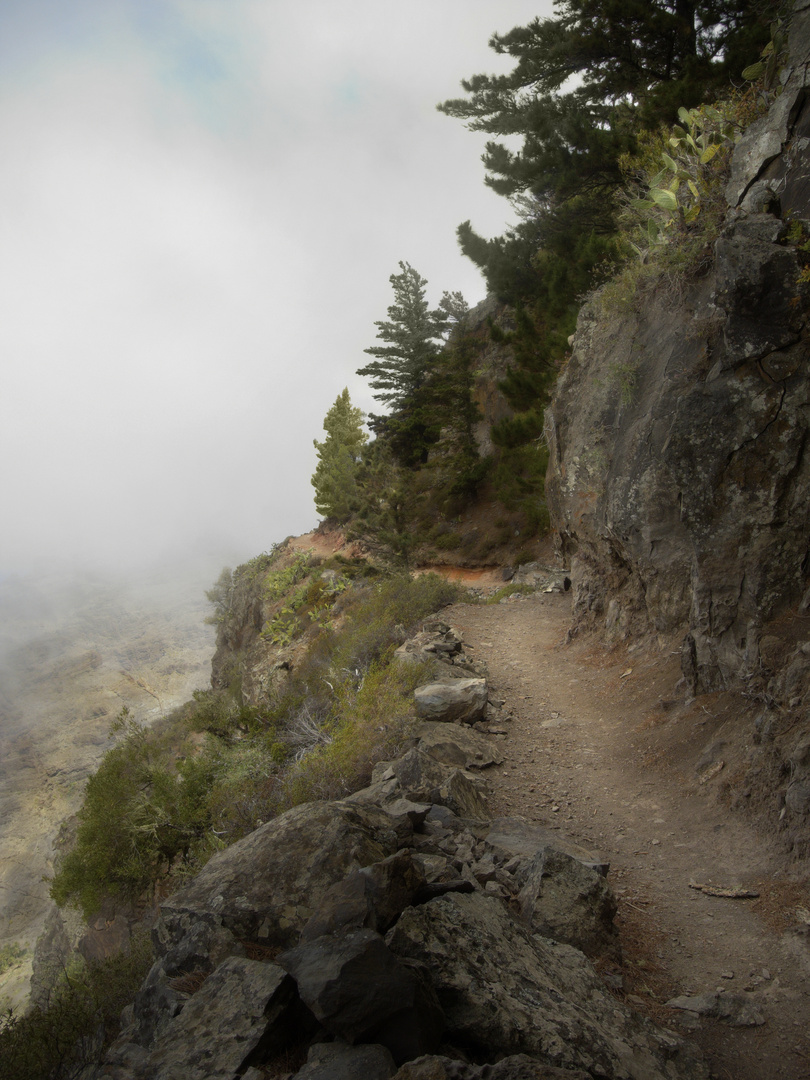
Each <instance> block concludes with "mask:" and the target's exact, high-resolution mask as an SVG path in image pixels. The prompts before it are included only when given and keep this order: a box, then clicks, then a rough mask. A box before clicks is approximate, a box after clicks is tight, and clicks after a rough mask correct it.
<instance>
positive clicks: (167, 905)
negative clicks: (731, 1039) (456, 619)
mask: <svg viewBox="0 0 810 1080" xmlns="http://www.w3.org/2000/svg"><path fill="white" fill-rule="evenodd" d="M480 682H481V683H483V684H484V687H483V689H484V698H485V699H486V683H485V680H483V679H481V680H480ZM442 685H445V684H442ZM415 731H416V736H415V740H414V741H415V745H414V746H413V747H412V748H411V749H410V750H409V751H408V752H407V753H406V754H405V755H404V756H403V757H402V758H400V759H399V760H397V761H393V762H389V763H382V764H381V765H378V766H377V768H376V769H375V773H374V777H373V782H372V784H371V785H370V786H369V787H368V788H365V789H363V790H361V791H358V792H356V793H355V794H354V795H352V796H350V797H349V798H347V799H343V800H340V801H337V802H331V803H309V804H306V805H303V806H298V807H295V808H293V809H291V810H289V811H287V812H286V813H285V814H282V815H281V816H280V817H279V818H277V819H276V820H274V821H271V822H269V823H267V824H266V825H263V826H261V827H260V828H259V829H257V830H256V831H255V832H253V833H251V834H250V835H249V836H247V837H245V838H244V839H243V840H241V841H240V842H239V843H237V844H234V845H233V846H232V847H230V848H228V849H227V850H225V851H223V852H221V853H220V854H219V855H217V856H215V857H214V858H213V859H212V860H211V861H210V862H209V863H208V865H207V866H206V867H205V868H204V869H203V870H202V872H201V873H200V874H199V875H198V876H197V877H196V878H195V879H194V880H192V881H190V882H189V883H188V884H187V885H186V886H184V887H183V888H182V889H180V890H179V891H178V892H176V893H174V895H172V896H170V897H168V898H167V899H166V900H165V901H164V902H163V904H162V905H161V910H160V915H159V918H158V920H157V923H156V925H155V927H154V930H153V944H154V947H155V954H156V961H155V964H154V966H153V968H152V970H151V971H150V973H149V975H148V976H147V979H146V980H145V982H144V984H143V986H142V987H141V989H140V991H139V993H138V995H137V997H136V999H135V1001H134V1003H133V1004H132V1005H131V1006H130V1007H129V1008H128V1009H127V1010H125V1014H124V1018H123V1021H124V1023H123V1030H122V1032H121V1035H120V1037H119V1039H118V1041H117V1042H116V1043H115V1044H114V1045H113V1047H112V1049H111V1050H110V1052H109V1053H108V1055H107V1058H106V1060H105V1062H104V1063H103V1065H102V1066H101V1067H100V1068H98V1069H97V1070H95V1072H93V1073H92V1075H91V1074H90V1073H88V1074H87V1075H86V1076H85V1077H84V1080H101V1077H105V1078H108V1080H155V1078H157V1080H181V1078H183V1080H187V1078H192V1080H193V1078H195V1077H198V1078H199V1080H203V1077H205V1078H222V1080H225V1078H229V1080H230V1078H232V1077H235V1076H244V1077H246V1078H248V1080H258V1078H259V1077H260V1076H262V1075H264V1074H265V1072H266V1071H270V1072H271V1073H272V1074H273V1075H276V1074H280V1073H284V1071H285V1070H284V1069H283V1068H281V1067H280V1065H279V1064H278V1063H279V1062H280V1061H282V1060H287V1061H291V1060H294V1059H295V1058H296V1057H297V1059H298V1061H299V1062H301V1063H302V1064H301V1065H300V1068H299V1069H298V1071H297V1072H295V1073H294V1077H295V1080H344V1078H345V1080H348V1078H354V1077H357V1076H364V1077H365V1076H367V1077H369V1078H372V1080H373V1078H376V1077H379V1078H383V1080H387V1078H389V1077H391V1076H394V1075H395V1074H396V1075H397V1076H399V1077H400V1080H407V1078H410V1080H419V1078H424V1080H428V1078H441V1077H446V1078H450V1077H457V1078H461V1080H463V1078H468V1080H475V1078H476V1077H482V1078H483V1077H484V1076H493V1077H502V1078H503V1080H510V1078H511V1077H514V1078H516V1080H517V1078H518V1077H520V1078H521V1080H523V1078H531V1077H535V1078H540V1080H542V1078H545V1080H562V1078H564V1077H567V1078H570V1080H584V1078H586V1077H593V1078H595V1077H601V1078H605V1080H610V1078H613V1080H705V1078H706V1077H707V1071H706V1068H705V1067H704V1065H703V1064H702V1062H701V1060H700V1059H699V1057H698V1056H697V1055H696V1052H695V1051H694V1050H693V1049H692V1048H691V1046H690V1045H689V1044H687V1043H685V1042H684V1041H683V1040H681V1039H680V1038H679V1037H677V1036H675V1035H673V1034H671V1033H669V1032H665V1031H662V1030H660V1029H657V1028H654V1027H653V1026H651V1025H650V1024H649V1023H647V1022H646V1021H643V1020H641V1019H639V1018H638V1017H636V1016H634V1015H633V1013H632V1012H631V1011H630V1010H629V1009H628V1008H627V1007H626V1006H625V1005H624V1004H623V1003H622V1002H621V1001H620V1000H618V999H617V998H616V997H614V996H613V994H612V993H611V992H610V991H609V990H608V988H607V986H606V985H605V984H604V983H603V982H602V981H601V979H600V978H599V976H598V975H597V974H596V972H595V970H594V968H593V967H592V965H591V963H590V961H589V959H587V957H586V953H587V954H588V955H590V956H601V955H607V956H608V957H613V958H615V956H616V953H617V944H616V935H615V932H614V929H613V923H612V920H613V915H614V913H615V900H614V897H613V893H612V890H611V889H610V886H609V885H608V883H607V881H606V880H605V874H606V872H607V867H606V866H605V865H604V864H601V863H600V862H599V860H598V859H596V858H595V857H594V856H593V855H592V854H591V853H589V852H585V851H582V850H581V849H579V848H576V847H575V846H573V845H566V844H565V843H564V842H561V839H560V836H559V834H558V833H556V832H555V833H554V834H552V833H550V832H547V831H545V830H543V829H539V828H538V827H536V826H530V825H528V824H527V823H526V822H523V821H521V820H520V819H516V818H509V819H505V818H501V819H497V820H494V821H493V820H492V819H491V818H490V815H489V812H488V809H487V804H486V797H485V796H486V792H485V790H484V788H485V782H484V780H483V778H482V772H483V771H484V770H485V769H486V768H487V767H488V766H489V765H491V764H493V763H495V762H499V761H501V760H502V758H501V755H500V754H499V752H498V749H497V746H498V743H497V741H495V740H494V739H493V737H487V736H485V735H483V734H481V733H480V732H476V731H473V730H471V728H470V727H469V725H467V724H464V723H462V722H455V723H446V722H441V721H439V722H436V721H425V722H423V723H421V724H420V725H417V727H416V729H415ZM566 846H567V847H568V851H564V850H563V848H564V847H566ZM284 1055H286V1057H284ZM304 1059H306V1063H305V1064H303V1062H304ZM485 1062H489V1063H490V1064H489V1065H484V1064H483V1063H485ZM274 1063H275V1064H274ZM398 1069H399V1070H400V1071H399V1072H397V1070H398ZM279 1070H280V1072H279ZM286 1075H287V1076H288V1080H293V1074H292V1073H291V1072H290V1071H289V1069H287V1071H286Z"/></svg>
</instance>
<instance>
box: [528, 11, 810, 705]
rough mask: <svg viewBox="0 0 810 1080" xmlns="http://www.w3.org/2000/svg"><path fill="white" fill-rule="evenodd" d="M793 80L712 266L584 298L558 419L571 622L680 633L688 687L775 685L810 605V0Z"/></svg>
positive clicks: (767, 125)
mask: <svg viewBox="0 0 810 1080" xmlns="http://www.w3.org/2000/svg"><path fill="white" fill-rule="evenodd" d="M783 81H784V87H783V90H782V93H781V95H780V96H779V97H778V98H776V100H775V102H774V104H773V106H772V107H771V109H770V111H769V113H768V115H767V116H765V117H763V118H762V119H760V120H758V121H757V122H755V123H754V124H753V125H752V126H751V128H749V130H748V131H747V133H746V134H745V136H744V137H743V139H742V141H741V142H740V143H739V144H738V146H737V147H736V149H735V152H734V156H733V165H732V172H731V179H730V182H729V184H728V188H727V198H728V205H729V210H728V214H727V218H726V224H725V227H724V229H723V230H722V233H721V235H720V236H719V238H718V240H717V242H716V244H715V249H714V261H713V266H712V268H711V270H710V272H709V273H708V274H707V275H706V276H704V277H703V278H702V279H701V280H699V281H692V282H690V283H685V284H683V285H682V286H681V287H680V292H679V294H678V295H673V293H672V287H671V285H670V286H668V287H665V286H663V285H662V286H661V287H660V288H659V289H658V290H657V291H656V292H655V294H654V295H653V296H651V297H648V298H647V300H646V302H645V304H644V305H643V306H641V310H639V309H636V310H633V311H632V312H630V313H629V314H628V313H624V312H623V313H621V314H617V313H616V312H615V311H614V312H610V311H607V312H606V311H605V310H604V307H603V306H600V303H599V298H598V297H597V298H596V299H595V300H594V301H593V302H591V303H590V304H589V305H587V306H586V307H585V309H584V310H583V312H582V313H581V317H580V320H579V324H578V329H577V333H576V336H575V339H574V343H573V354H572V356H571V359H570V362H569V364H568V366H567V368H566V370H565V371H564V373H563V374H562V377H561V378H560V380H559V385H558V388H557V391H556V394H555V397H554V401H553V404H552V407H551V409H550V410H549V413H548V417H547V427H548V430H547V435H548V440H549V444H550V448H551V468H550V472H549V478H548V499H549V508H550V512H551V518H552V523H553V528H554V530H555V532H556V537H557V540H558V543H559V546H560V549H561V551H562V552H563V554H564V557H565V558H566V560H568V559H570V560H571V563H572V580H573V582H574V588H575V621H576V624H577V625H591V626H598V627H601V628H603V629H605V630H606V631H608V632H609V633H610V634H612V635H615V636H626V635H627V634H628V633H629V632H631V631H633V630H652V631H654V632H655V633H657V634H658V635H659V636H660V637H661V638H662V639H666V640H673V639H674V640H675V641H676V642H679V643H680V645H681V648H682V664H683V671H684V675H685V676H686V678H687V680H688V683H689V685H690V687H691V689H692V691H693V692H694V693H697V692H700V691H710V690H717V689H721V688H726V687H730V686H744V687H747V688H748V689H749V690H751V689H753V690H755V691H756V692H761V693H768V692H770V694H771V696H773V687H772V688H771V690H770V691H768V690H767V686H768V680H769V678H770V676H771V675H773V674H774V670H775V668H778V667H780V666H781V662H782V661H784V660H785V658H786V656H785V655H782V656H780V657H778V658H775V657H773V656H769V655H766V654H767V648H764V647H763V640H764V639H765V638H767V637H769V635H773V633H774V630H773V627H774V625H775V624H774V620H775V619H778V617H779V616H781V615H782V614H783V613H784V612H786V611H788V610H792V611H793V612H794V613H795V614H800V615H806V614H807V608H808V606H810V589H809V588H808V587H809V586H810V547H809V545H808V537H809V536H810V455H809V454H808V430H809V429H810V379H808V351H809V344H808V325H807V324H808V310H809V309H810V296H809V295H808V286H807V284H806V283H805V284H802V283H801V281H800V275H801V269H802V265H803V263H804V262H805V261H806V255H805V253H803V252H801V251H800V250H799V247H798V244H800V243H801V242H802V241H797V240H796V237H797V236H798V235H799V232H798V230H797V229H796V226H795V224H794V225H793V232H792V233H791V234H790V236H791V238H792V240H790V239H789V238H788V234H789V228H790V225H791V223H795V222H797V221H800V222H804V223H808V221H810V164H809V158H808V152H807V151H808V145H810V138H808V136H810V95H808V86H810V4H808V2H807V0H800V2H799V3H798V4H797V5H796V10H795V14H794V18H793V23H792V28H791V32H790V61H789V64H788V67H787V69H786V71H785V73H784V76H783ZM803 235H804V236H805V238H806V230H805V232H804V234H803ZM795 637H796V636H795V634H789V635H788V636H787V638H786V639H785V638H784V637H783V638H781V639H780V640H783V641H784V650H781V651H783V652H785V651H786V654H788V655H789V654H792V652H793V650H795V649H796V647H797V642H796V640H795ZM766 644H767V643H766ZM778 651H780V650H777V652H778ZM796 655H799V654H798V652H797V653H796ZM775 659H778V660H779V661H780V663H779V664H774V661H775ZM794 683H795V680H794ZM783 689H784V688H783ZM794 689H795V687H794ZM788 696H789V697H790V696H791V695H790V694H789V695H788ZM793 696H794V697H795V696H796V695H795V694H794V695H793Z"/></svg>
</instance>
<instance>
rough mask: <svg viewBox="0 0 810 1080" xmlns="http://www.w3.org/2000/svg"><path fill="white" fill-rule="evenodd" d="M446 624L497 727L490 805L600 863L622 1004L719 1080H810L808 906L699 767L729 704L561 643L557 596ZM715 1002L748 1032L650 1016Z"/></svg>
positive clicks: (713, 778) (624, 655)
mask: <svg viewBox="0 0 810 1080" xmlns="http://www.w3.org/2000/svg"><path fill="white" fill-rule="evenodd" d="M448 621H450V622H452V623H453V625H455V626H456V627H457V628H458V629H459V630H460V631H461V632H462V634H463V637H464V639H465V643H466V644H467V646H468V648H469V651H470V653H471V655H474V656H476V657H477V658H479V659H481V660H484V661H486V663H487V666H488V670H489V679H490V684H491V689H492V693H493V695H494V696H496V697H500V698H502V699H504V700H505V702H506V705H505V708H504V712H511V713H512V716H513V718H512V719H511V720H510V721H509V722H508V724H505V725H504V726H505V727H506V728H507V729H508V735H507V736H506V738H505V740H504V746H503V748H504V751H505V753H506V755H507V759H506V762H505V764H504V766H503V767H502V768H499V769H497V770H495V775H493V773H492V772H490V774H489V775H490V779H491V781H492V786H493V793H492V797H491V804H492V808H493V810H494V811H495V812H496V813H498V814H512V815H521V816H523V817H525V818H527V819H528V820H530V821H536V822H540V823H542V824H543V825H545V826H547V827H551V828H559V829H560V830H561V832H564V833H565V834H566V835H568V836H570V837H572V838H573V839H575V840H576V841H577V842H579V843H580V844H582V845H584V846H587V847H590V848H592V849H594V850H595V851H596V852H598V853H599V855H600V856H602V857H603V858H604V859H605V860H606V861H609V862H610V863H611V870H610V875H609V880H610V881H611V882H612V883H613V887H614V889H615V891H616V893H617V895H618V899H619V913H618V916H617V922H618V925H619V927H620V928H621V932H622V940H623V951H624V962H623V966H622V970H621V972H620V974H621V975H622V977H623V979H624V989H623V991H622V994H623V995H624V996H625V997H627V999H628V1001H629V1003H630V1004H631V1005H632V1006H633V1007H635V1008H638V1009H639V1010H640V1011H643V1012H646V1013H647V1014H648V1015H650V1016H652V1017H653V1018H654V1019H655V1020H656V1021H657V1022H659V1023H663V1024H665V1025H668V1026H670V1027H672V1028H674V1029H675V1030H678V1031H680V1032H681V1033H683V1034H686V1035H688V1036H689V1037H690V1038H693V1039H694V1040H695V1041H696V1042H698V1043H699V1044H700V1045H701V1046H702V1047H703V1049H704V1051H705V1052H706V1054H707V1057H708V1058H709V1060H710V1062H711V1065H712V1069H713V1070H714V1075H715V1076H716V1077H718V1078H721V1080H800V1078H805V1077H810V992H809V991H808V982H807V977H808V974H810V946H809V945H808V940H809V938H808V929H809V928H808V925H807V923H808V921H810V894H808V890H807V888H806V886H805V885H804V884H803V883H802V881H801V878H800V876H799V873H798V871H799V869H800V868H799V867H798V866H796V865H794V866H791V865H790V864H789V863H788V860H787V856H786V855H785V854H784V852H783V851H781V850H780V849H779V847H778V843H777V840H776V834H775V832H771V833H770V834H769V833H767V832H758V831H757V830H756V828H755V827H754V824H753V822H752V821H749V820H747V819H745V818H743V817H742V816H741V815H740V814H739V813H736V812H732V811H731V810H730V809H729V806H728V799H727V798H725V797H724V789H726V788H727V787H728V783H727V780H726V779H725V778H724V772H723V768H722V767H720V768H719V769H718V768H717V766H716V764H715V766H714V768H715V771H714V772H712V768H711V767H710V766H709V767H707V765H706V763H705V758H704V759H703V760H702V755H703V753H704V750H705V748H706V745H707V742H708V743H710V742H711V740H712V738H713V737H715V733H716V731H717V729H718V725H720V724H721V723H726V714H727V713H728V711H729V709H731V708H732V704H733V703H732V704H730V702H729V701H728V700H724V701H723V702H719V701H718V700H717V699H716V696H715V697H713V698H709V697H707V698H703V699H700V698H698V699H696V700H695V701H694V702H692V703H691V704H686V703H685V702H684V695H683V691H682V690H680V689H678V690H676V688H675V687H676V683H677V682H678V680H679V678H680V670H679V665H678V658H677V656H676V655H674V653H670V654H669V655H667V654H666V653H662V652H656V653H651V652H647V653H645V652H643V650H641V649H638V650H637V651H635V652H633V651H630V650H628V649H626V648H624V647H622V648H620V649H615V650H613V651H606V650H604V649H603V648H600V647H599V646H597V645H595V643H594V642H593V640H590V641H581V640H578V639H576V638H575V639H574V641H573V642H571V643H566V633H567V630H568V627H569V625H570V600H569V598H568V597H567V596H565V595H562V594H541V595H535V596H532V597H529V598H519V599H515V598H513V599H512V600H510V601H508V602H502V603H500V604H494V605H489V606H484V605H479V606H474V605H456V606H455V607H453V608H450V609H449V619H448ZM721 706H722V709H723V710H724V715H723V716H720V715H719V713H718V710H719V709H720V708H721ZM696 769H699V771H696ZM728 771H729V770H728V769H727V770H726V773H727V772H728ZM701 780H702V781H703V782H702V783H701ZM690 882H692V883H695V884H704V885H705V884H711V885H716V886H722V887H735V886H742V887H745V888H746V889H749V890H751V891H754V892H758V893H759V894H760V897H759V899H730V898H724V897H719V896H711V895H707V894H705V893H704V892H702V891H699V890H697V889H695V888H692V887H690ZM605 974H606V975H610V974H612V975H613V976H614V978H613V981H614V983H615V982H617V980H616V978H615V976H616V975H617V974H618V972H616V971H615V970H614V971H613V972H610V971H606V972H605ZM718 989H723V990H724V991H726V992H727V993H732V992H734V993H740V992H744V993H745V994H751V995H753V1002H754V1003H755V1004H756V1006H757V1008H758V1009H759V1010H760V1011H761V1013H762V1016H763V1017H764V1018H765V1023H764V1024H761V1025H760V1026H755V1027H738V1026H731V1025H729V1024H727V1023H724V1022H721V1021H718V1020H713V1019H707V1018H698V1017H697V1016H695V1014H693V1013H689V1012H681V1011H677V1010H674V1009H670V1008H667V1007H666V1006H665V1003H666V1002H667V1001H668V1000H670V998H672V997H674V996H675V995H677V994H687V993H688V994H700V993H706V992H714V991H716V990H718Z"/></svg>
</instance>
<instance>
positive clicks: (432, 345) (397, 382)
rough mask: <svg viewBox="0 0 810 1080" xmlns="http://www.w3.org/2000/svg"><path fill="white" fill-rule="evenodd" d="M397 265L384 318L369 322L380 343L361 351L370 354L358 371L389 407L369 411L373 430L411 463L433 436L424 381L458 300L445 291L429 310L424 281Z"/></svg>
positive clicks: (423, 457)
mask: <svg viewBox="0 0 810 1080" xmlns="http://www.w3.org/2000/svg"><path fill="white" fill-rule="evenodd" d="M399 267H400V271H401V272H400V273H399V274H392V275H391V277H390V279H389V280H390V282H391V285H392V287H393V289H394V303H393V304H392V305H391V306H390V307H389V308H388V319H385V320H381V321H379V322H375V324H374V325H375V326H376V327H377V337H378V338H379V339H380V340H381V341H383V342H384V343H385V344H383V345H373V346H372V347H371V348H368V349H365V350H364V351H365V352H367V353H368V354H369V355H370V356H373V357H375V359H374V360H373V361H372V362H371V363H369V364H366V365H365V366H364V367H361V368H359V369H358V372H357V374H358V375H366V376H367V377H368V379H369V381H370V383H371V386H372V388H373V390H374V391H375V393H374V397H375V398H376V399H377V401H379V402H381V403H382V404H383V405H387V406H388V407H389V409H390V412H389V413H388V414H387V415H384V416H377V415H374V414H372V415H371V417H370V421H371V427H372V429H373V430H374V431H375V432H376V433H377V434H378V435H380V436H382V437H384V438H385V439H386V440H387V442H388V444H389V446H390V448H391V450H392V452H393V453H394V455H395V456H396V458H397V459H398V460H399V461H400V462H401V463H402V464H403V465H407V466H412V465H418V464H420V463H423V462H424V461H425V460H426V459H427V453H428V449H429V447H430V446H431V444H432V443H433V442H435V440H436V438H438V434H439V428H438V426H437V423H436V418H435V417H434V416H433V415H432V410H431V408H430V400H429V395H428V394H427V393H426V392H425V383H426V380H427V378H428V376H429V374H430V372H431V370H432V369H433V368H434V366H435V363H436V358H437V356H438V355H439V352H440V350H441V347H442V343H443V342H442V338H443V336H444V334H445V333H446V331H447V329H448V326H449V325H450V316H451V314H452V310H453V309H454V308H455V307H457V306H458V305H459V303H460V304H462V305H463V299H461V298H460V297H458V296H457V295H456V294H454V295H453V296H452V297H451V296H449V295H448V294H445V296H446V300H445V301H444V306H443V307H440V308H437V309H435V310H431V308H430V307H429V306H428V302H427V300H426V298H425V286H426V285H427V281H426V280H425V279H424V278H423V277H421V276H420V275H419V274H418V273H417V271H416V270H414V268H413V267H412V266H410V265H409V264H408V263H405V262H400V264H399ZM448 304H449V305H450V306H449V308H448Z"/></svg>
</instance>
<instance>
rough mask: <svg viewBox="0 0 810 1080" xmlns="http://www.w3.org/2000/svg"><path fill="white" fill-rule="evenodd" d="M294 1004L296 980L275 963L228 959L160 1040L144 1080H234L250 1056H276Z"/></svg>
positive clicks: (195, 995)
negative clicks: (256, 1053)
mask: <svg viewBox="0 0 810 1080" xmlns="http://www.w3.org/2000/svg"><path fill="white" fill-rule="evenodd" d="M294 1002H295V989H294V986H293V983H292V980H291V979H290V978H289V976H288V975H287V974H286V973H285V972H284V971H283V970H282V969H281V968H279V967H276V966H275V965H274V964H262V963H259V962H258V961H256V960H247V959H245V958H244V957H237V956H234V957H231V958H230V959H229V960H225V961H224V962H223V963H222V964H220V966H219V967H218V968H217V969H216V971H215V972H214V973H213V974H212V975H210V976H209V977H208V978H207V979H206V981H205V982H204V983H203V985H202V986H201V987H200V989H199V990H198V991H197V992H196V994H194V995H193V997H191V998H190V999H189V1000H188V1002H187V1003H186V1005H185V1006H184V1007H183V1010H182V1012H181V1013H180V1014H179V1015H178V1016H177V1017H175V1019H174V1020H173V1021H172V1023H171V1024H169V1025H168V1027H167V1028H166V1029H165V1031H164V1032H163V1034H162V1035H161V1037H160V1038H159V1039H158V1041H157V1043H156V1045H155V1047H154V1049H153V1050H152V1053H151V1055H150V1057H149V1061H148V1065H147V1068H146V1069H145V1071H144V1073H143V1076H144V1080H147V1078H148V1080H220V1078H221V1080H231V1078H232V1077H233V1076H234V1075H235V1074H236V1073H238V1072H241V1071H242V1070H243V1068H244V1066H245V1065H247V1064H249V1059H250V1057H251V1055H252V1054H254V1053H255V1052H259V1049H260V1051H261V1053H263V1054H265V1053H266V1054H272V1052H273V1050H274V1048H276V1047H277V1048H280V1047H281V1046H282V1044H283V1041H284V1039H285V1038H286V1036H287V1031H286V1030H284V1025H283V1024H282V1023H281V1020H282V1018H283V1017H284V1015H285V1013H287V1011H288V1010H290V1009H291V1008H292V1007H293V1005H294Z"/></svg>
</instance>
